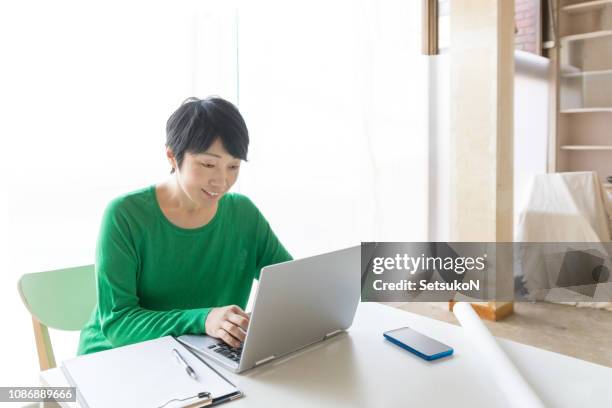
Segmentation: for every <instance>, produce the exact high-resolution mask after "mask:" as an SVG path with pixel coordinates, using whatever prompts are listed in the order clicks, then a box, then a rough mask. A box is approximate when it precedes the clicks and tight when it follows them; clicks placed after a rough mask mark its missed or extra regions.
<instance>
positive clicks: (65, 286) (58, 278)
mask: <svg viewBox="0 0 612 408" xmlns="http://www.w3.org/2000/svg"><path fill="white" fill-rule="evenodd" d="M17 287H18V290H19V294H20V295H21V300H23V303H24V305H25V306H26V308H27V309H28V311H29V312H30V314H31V315H32V325H33V326H34V337H35V339H36V350H37V352H38V361H39V364H40V369H41V370H47V369H49V368H55V367H56V364H55V355H54V354H53V347H52V345H51V339H50V338H49V330H48V328H49V327H51V328H52V329H59V330H72V331H74V330H80V329H81V328H82V327H83V326H84V325H85V323H86V322H87V320H88V319H89V317H90V315H91V312H92V310H93V308H94V307H95V305H96V301H97V297H96V284H95V275H94V265H85V266H78V267H75V268H68V269H58V270H53V271H48V272H37V273H26V274H25V275H23V276H22V277H21V278H20V279H19V283H18V285H17Z"/></svg>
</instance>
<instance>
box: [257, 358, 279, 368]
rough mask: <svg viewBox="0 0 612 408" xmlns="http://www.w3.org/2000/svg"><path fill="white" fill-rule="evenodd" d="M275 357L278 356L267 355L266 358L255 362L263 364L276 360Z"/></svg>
mask: <svg viewBox="0 0 612 408" xmlns="http://www.w3.org/2000/svg"><path fill="white" fill-rule="evenodd" d="M275 358H276V356H270V357H266V358H264V359H262V360H259V361H256V362H255V366H258V365H260V364H263V363H267V362H268V361H272V360H274V359H275Z"/></svg>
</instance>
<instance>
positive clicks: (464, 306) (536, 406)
mask: <svg viewBox="0 0 612 408" xmlns="http://www.w3.org/2000/svg"><path fill="white" fill-rule="evenodd" d="M453 312H454V313H455V316H456V317H457V320H459V323H461V326H462V327H463V328H464V329H465V333H466V335H467V337H468V339H469V341H470V345H471V346H472V348H473V349H474V350H478V352H479V353H480V354H481V355H482V358H483V359H484V360H486V361H487V363H489V364H488V365H487V367H488V368H489V369H490V372H491V374H492V376H493V378H494V379H495V382H496V383H497V386H498V387H499V389H500V390H501V391H502V392H503V393H504V395H505V397H506V401H507V402H508V404H509V406H511V407H517V408H519V407H520V408H544V407H545V405H544V404H543V403H542V400H540V398H539V397H538V396H537V394H536V393H535V392H534V391H533V389H532V388H531V387H530V386H529V384H528V383H527V382H526V381H525V379H524V378H523V376H522V375H521V373H519V371H518V370H517V369H516V367H515V366H514V364H513V363H512V361H510V359H509V358H508V356H507V355H506V353H504V352H503V350H502V349H501V348H500V347H499V344H497V341H496V340H495V338H494V337H493V336H492V335H491V333H490V332H489V330H488V329H487V327H486V326H485V325H484V323H482V321H481V320H480V317H479V316H478V315H477V314H476V312H475V311H474V309H473V308H472V305H471V304H469V303H465V302H459V303H455V306H454V308H453Z"/></svg>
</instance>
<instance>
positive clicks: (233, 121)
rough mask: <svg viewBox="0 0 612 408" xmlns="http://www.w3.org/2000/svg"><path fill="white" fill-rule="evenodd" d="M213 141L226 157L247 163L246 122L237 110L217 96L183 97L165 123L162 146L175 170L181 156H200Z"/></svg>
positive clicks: (179, 164) (247, 137) (247, 140)
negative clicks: (222, 149)
mask: <svg viewBox="0 0 612 408" xmlns="http://www.w3.org/2000/svg"><path fill="white" fill-rule="evenodd" d="M217 138H219V139H221V143H222V144H223V147H225V150H227V152H228V153H229V154H231V155H232V156H234V157H236V158H238V159H241V160H244V161H246V160H247V153H248V150H249V131H248V129H247V127H246V123H245V122H244V119H243V118H242V115H241V114H240V112H239V111H238V108H236V107H235V106H234V105H233V104H232V103H231V102H228V101H226V100H225V99H222V98H219V97H217V96H210V97H208V98H206V99H198V98H193V97H192V98H187V99H186V100H185V101H184V102H183V103H182V104H181V106H180V107H179V108H178V109H177V110H176V111H175V112H174V113H173V114H172V115H171V116H170V118H169V119H168V122H167V123H166V146H167V147H169V148H170V149H171V150H172V153H174V157H175V158H176V162H177V165H178V167H179V168H180V167H181V165H182V163H183V158H184V157H185V153H196V154H197V153H202V152H204V151H206V150H207V149H208V148H209V147H210V145H212V144H213V142H214V141H215V140H217ZM172 172H174V169H172Z"/></svg>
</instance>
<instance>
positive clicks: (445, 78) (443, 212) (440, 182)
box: [429, 51, 550, 241]
mask: <svg viewBox="0 0 612 408" xmlns="http://www.w3.org/2000/svg"><path fill="white" fill-rule="evenodd" d="M549 65H550V63H549V60H548V59H547V58H543V57H540V56H537V55H535V54H531V53H527V52H524V51H515V80H514V225H515V228H516V225H517V223H518V217H519V214H520V212H521V211H522V210H523V209H524V207H525V204H526V200H527V198H528V197H527V196H528V194H529V189H530V186H531V182H532V179H533V176H534V175H536V174H542V173H546V161H547V140H548V107H549V100H548V98H549V91H550V85H549V82H548V70H549ZM430 72H431V77H430V78H431V79H430V95H431V96H432V100H431V102H430V106H431V112H430V119H429V120H430V124H429V126H430V143H431V151H430V163H429V169H430V170H429V171H430V179H429V182H430V185H429V197H430V211H431V215H430V217H429V234H430V238H429V239H430V240H431V241H447V240H449V239H450V232H449V231H450V230H449V227H450V225H449V219H450V218H449V214H450V208H449V192H450V172H451V171H452V169H451V168H450V167H449V165H448V163H449V158H450V151H449V146H450V128H449V116H448V115H449V103H457V102H453V101H450V98H449V95H450V83H449V72H450V64H449V56H448V54H444V53H443V54H440V55H437V56H434V57H431V60H430Z"/></svg>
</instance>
